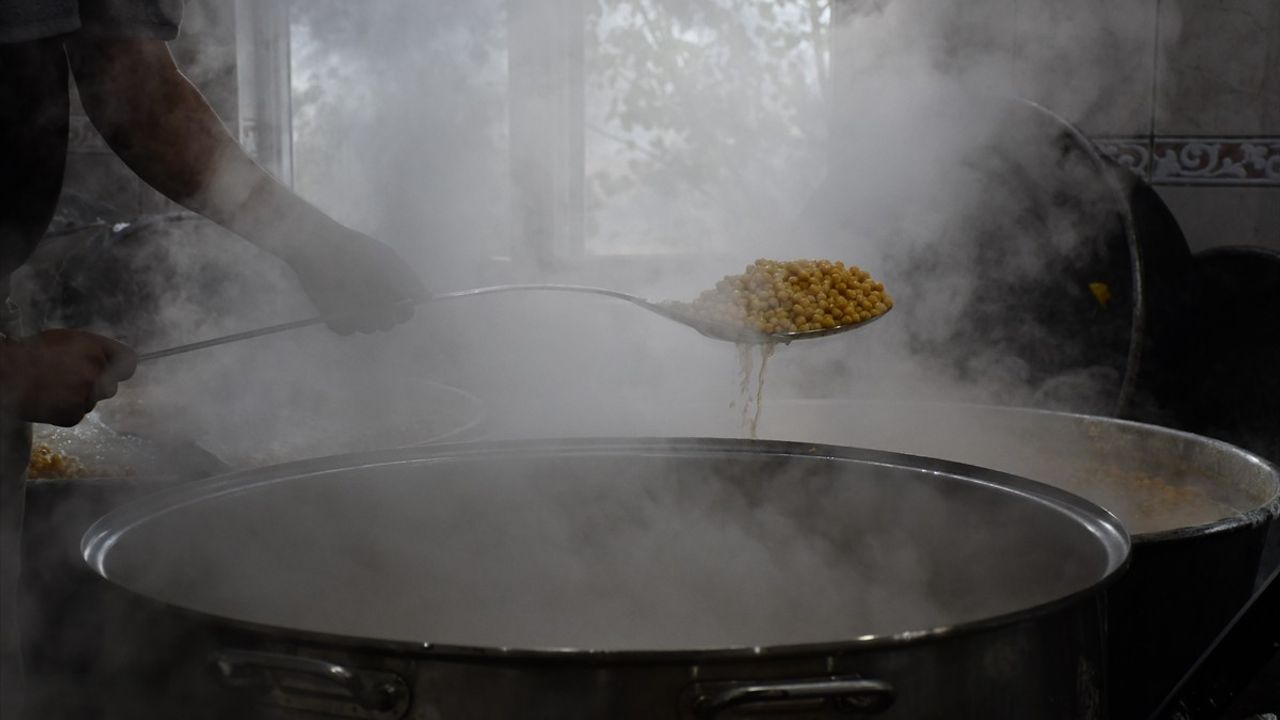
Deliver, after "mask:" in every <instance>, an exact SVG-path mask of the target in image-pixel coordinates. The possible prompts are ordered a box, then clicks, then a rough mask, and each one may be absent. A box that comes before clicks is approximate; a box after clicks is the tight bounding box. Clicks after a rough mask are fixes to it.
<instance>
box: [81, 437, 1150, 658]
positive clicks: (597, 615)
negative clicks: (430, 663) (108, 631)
mask: <svg viewBox="0 0 1280 720" xmlns="http://www.w3.org/2000/svg"><path fill="white" fill-rule="evenodd" d="M457 447H459V448H466V449H465V450H457V451H452V452H450V451H448V450H437V451H434V454H433V451H431V450H427V449H422V450H415V451H395V452H392V453H381V454H379V455H376V456H372V455H364V456H353V457H349V458H335V459H331V460H327V461H313V462H309V463H302V464H297V465H295V466H282V467H281V468H276V469H274V470H271V471H264V472H259V473H256V474H255V473H247V474H244V475H241V476H236V477H233V478H231V479H229V480H223V481H216V480H215V481H210V482H206V483H203V484H197V485H195V486H192V487H189V488H185V489H183V490H180V491H178V492H177V493H175V494H171V495H169V496H167V497H164V498H155V499H151V500H149V501H147V502H144V503H142V504H140V505H137V506H134V507H132V508H130V509H127V510H125V511H123V512H120V513H115V514H113V515H111V516H108V517H107V518H106V519H105V520H103V521H102V522H100V523H99V525H98V526H97V527H96V528H95V529H94V530H93V531H91V535H90V540H89V541H88V546H87V551H86V552H87V554H88V556H89V558H90V560H91V562H92V563H93V564H95V566H96V567H98V568H99V571H100V572H102V573H103V574H104V575H105V576H106V577H107V578H109V579H110V580H113V581H115V582H116V583H119V584H121V585H123V586H125V587H127V588H130V589H132V590H135V591H137V592H139V593H142V594H144V595H148V596H151V597H154V598H157V599H160V600H162V601H165V602H169V603H172V604H175V605H178V606H181V607H185V608H189V609H194V610H197V611H200V612H204V613H210V614H213V615H217V616H222V617H224V618H230V619H235V620H242V621H250V622H255V623H262V624H265V625H270V626H275V627H280V628H291V629H299V630H309V631H317V632H323V633H329V634H336V635H344V636H356V637H361V638H375V639H385V640H396V641H408V642H431V643H436V644H444V645H460V646H478V647H504V648H521V649H565V648H573V649H590V650H608V651H631V650H636V651H664V650H696V649H721V648H732V647H750V646H769V645H794V644H807V643H824V642H838V641H851V640H855V639H858V638H865V637H866V636H871V635H877V636H878V635H888V634H894V633H900V632H903V631H913V630H927V629H933V628H939V627H944V626H953V625H957V624H962V623H968V622H973V621H978V620H982V619H987V618H992V617H995V616H999V615H1003V614H1006V613H1012V612H1016V611H1020V610H1024V609H1027V608H1031V607H1033V606H1038V605H1041V604H1043V603H1048V602H1051V601H1054V600H1057V599H1060V598H1063V597H1064V596H1067V595H1070V594H1072V593H1076V592H1078V591H1081V590H1085V589H1087V588H1090V587H1091V586H1093V585H1095V584H1097V583H1099V582H1100V581H1101V580H1102V579H1103V578H1105V577H1106V576H1107V575H1108V574H1109V573H1111V572H1113V571H1115V570H1116V569H1117V568H1118V567H1119V566H1120V565H1121V564H1122V563H1123V559H1124V557H1125V555H1126V553H1127V540H1126V539H1125V538H1124V535H1123V532H1122V531H1120V530H1119V526H1118V524H1117V523H1115V521H1114V519H1113V518H1111V517H1110V516H1108V515H1106V514H1105V513H1103V512H1101V511H1100V510H1099V509H1098V508H1096V507H1093V506H1090V505H1088V504H1087V503H1082V502H1080V501H1078V500H1076V499H1075V498H1072V497H1070V496H1067V495H1065V494H1061V493H1058V492H1057V491H1054V490H1052V489H1051V488H1043V487H1041V486H1038V485H1036V484H1035V483H1029V482H1026V481H1023V480H1021V479H1019V478H1012V477H1009V476H1004V475H1000V474H998V473H991V472H990V471H984V470H980V469H978V468H965V467H962V466H955V465H950V464H938V463H931V462H929V461H922V460H919V459H912V458H904V457H901V456H896V455H892V454H888V453H865V452H858V451H851V450H846V451H838V450H837V449H835V448H813V446H793V445H790V444H781V443H772V444H762V443H750V442H745V441H701V442H700V441H685V442H681V441H669V442H668V441H639V440H637V441H616V442H612V443H609V442H603V441H601V442H594V443H593V442H586V443H582V442H579V443H578V444H574V443H572V442H569V443H564V442H562V443H555V444H550V443H541V444H538V443H535V444H532V445H530V444H515V445H511V444H482V445H469V446H457ZM815 453H816V454H815ZM833 454H835V455H836V456H829V455H833ZM318 463H319V464H318Z"/></svg>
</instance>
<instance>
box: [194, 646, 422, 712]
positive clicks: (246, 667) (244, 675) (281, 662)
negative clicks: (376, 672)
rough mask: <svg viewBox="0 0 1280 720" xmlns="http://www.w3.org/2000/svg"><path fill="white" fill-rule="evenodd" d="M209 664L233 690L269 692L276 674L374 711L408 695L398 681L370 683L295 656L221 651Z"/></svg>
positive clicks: (352, 673) (329, 665)
mask: <svg viewBox="0 0 1280 720" xmlns="http://www.w3.org/2000/svg"><path fill="white" fill-rule="evenodd" d="M209 665H210V666H211V667H212V668H213V670H214V672H215V673H216V674H217V676H218V678H219V679H220V680H222V682H223V683H224V684H226V685H227V686H228V687H233V688H258V689H270V688H272V687H274V686H277V683H275V682H274V681H273V679H272V676H273V675H275V674H277V673H286V674H291V675H297V676H303V677H306V678H311V679H316V680H320V681H322V682H323V683H324V684H326V685H330V686H333V687H334V688H335V689H338V690H341V691H343V693H344V694H345V696H349V698H350V700H351V701H353V702H355V703H356V704H358V705H360V706H361V707H362V708H365V709H366V710H370V711H373V712H386V711H388V710H391V709H392V708H394V707H395V706H396V705H398V704H399V703H400V701H401V700H403V699H404V698H405V697H407V696H408V693H409V690H408V688H407V687H406V686H405V684H404V682H403V681H402V680H400V679H399V678H395V679H394V680H375V681H373V682H369V681H367V680H366V679H365V678H364V677H363V675H362V674H361V673H359V672H357V671H354V670H350V669H348V668H346V667H343V666H342V665H338V664H336V663H331V662H328V661H325V660H318V659H315V658H308V657H300V656H298V655H284V654H279V653H267V652H258V651H252V650H220V651H218V652H215V653H212V654H211V655H210V656H209Z"/></svg>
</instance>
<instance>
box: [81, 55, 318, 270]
mask: <svg viewBox="0 0 1280 720" xmlns="http://www.w3.org/2000/svg"><path fill="white" fill-rule="evenodd" d="M68 54H69V56H70V58H71V63H72V68H73V70H74V71H75V76H76V80H77V83H78V85H79V88H80V94H81V99H82V102H83V103H84V106H85V110H86V112H87V113H88V114H89V117H90V119H91V120H92V121H93V123H94V126H95V127H97V128H98V130H99V132H101V133H102V135H103V137H104V138H105V139H106V141H107V143H108V144H109V145H110V146H111V148H112V150H113V151H115V153H116V154H117V155H119V156H120V157H121V159H123V160H124V161H125V163H126V164H128V165H129V167H130V168H131V169H132V170H133V171H134V172H136V173H137V174H138V175H139V177H141V178H142V179H143V180H144V181H145V182H146V183H147V184H149V185H151V186H152V187H154V188H156V189H157V190H158V191H160V192H161V193H163V194H165V195H166V196H167V197H169V198H170V199H172V200H174V201H175V202H177V203H179V204H181V205H183V206H184V207H187V208H189V209H191V210H194V211H195V212H198V213H200V214H202V215H205V216H206V217H208V218H209V219H211V220H213V221H214V222H216V223H218V224H220V225H222V226H224V227H226V228H228V229H230V230H232V231H233V232H235V233H237V234H238V235H240V236H242V237H244V238H245V239H247V240H249V241H250V242H253V243H255V244H257V245H259V246H261V247H263V248H265V249H267V250H269V251H271V252H274V253H277V254H282V255H288V254H291V253H292V252H293V251H294V249H295V248H294V247H293V243H294V239H295V238H298V237H301V236H305V235H307V234H309V233H311V232H314V231H316V230H319V229H320V228H321V227H322V226H324V225H326V224H330V223H332V221H331V220H329V219H328V218H327V217H326V216H324V214H323V213H321V212H319V211H318V210H316V209H315V208H314V207H312V206H311V205H309V204H307V203H306V202H305V201H303V200H302V199H301V198H299V197H297V196H296V195H295V194H293V193H292V192H291V191H290V190H289V189H288V188H286V187H284V186H283V185H282V184H281V183H279V182H278V181H277V180H276V179H275V178H273V177H272V176H271V175H270V174H269V173H267V172H266V171H265V170H264V169H262V167H260V166H259V165H258V164H257V163H255V162H254V161H253V159H252V158H250V157H249V156H248V155H247V154H246V153H245V152H244V150H243V149H242V148H241V147H240V145H239V144H238V143H237V142H236V141H235V138H233V137H232V136H231V134H230V133H229V132H228V131H227V129H226V128H225V127H224V126H223V125H222V122H221V121H220V120H219V119H218V117H217V115H216V114H215V113H214V111H213V109H212V108H211V107H210V106H209V104H208V102H206V101H205V99H204V97H203V96H202V95H201V94H200V92H199V91H198V90H197V89H196V88H195V86H193V85H192V84H191V83H190V82H189V81H188V80H187V79H186V78H185V77H184V76H183V75H182V73H181V72H180V71H179V70H178V68H177V66H176V65H175V64H174V62H173V58H172V56H171V55H170V54H169V50H168V47H167V46H165V45H164V43H162V42H159V41H110V40H90V41H83V40H82V41H76V42H73V43H70V44H69V46H68Z"/></svg>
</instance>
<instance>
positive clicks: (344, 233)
mask: <svg viewBox="0 0 1280 720" xmlns="http://www.w3.org/2000/svg"><path fill="white" fill-rule="evenodd" d="M299 245H300V247H299V248H298V250H297V251H296V252H293V253H290V254H289V255H288V256H287V257H286V258H285V259H286V261H287V262H288V263H289V265H290V266H291V267H293V270H294V272H296V273H297V274H298V279H299V280H300V281H301V282H302V288H303V290H305V291H306V293H307V295H308V296H309V297H310V298H311V302H312V303H314V304H315V306H316V309H317V310H319V311H320V314H321V315H324V316H325V317H326V318H329V320H328V325H329V328H330V329H331V330H333V331H334V332H336V333H338V334H340V335H349V334H351V333H352V332H357V331H358V332H365V333H367V332H373V331H375V330H389V329H391V328H392V327H393V326H395V325H398V324H400V323H403V322H405V321H407V320H408V319H409V318H411V317H413V310H414V303H415V301H419V300H421V299H423V298H424V297H425V296H426V294H427V290H426V287H425V286H424V285H423V283H422V280H421V279H420V278H419V277H418V275H417V274H416V273H414V272H413V270H411V269H410V268H409V266H408V264H407V263H405V261H404V259H403V258H401V257H400V255H399V253H397V252H396V251H395V250H394V249H392V248H391V246H389V245H386V244H385V243H382V242H379V241H377V240H374V239H373V238H371V237H369V236H367V235H363V234H361V233H358V232H355V231H354V230H350V229H348V228H346V227H343V226H341V225H338V224H336V223H334V224H333V225H332V226H330V227H328V228H326V229H325V230H324V231H322V232H321V233H317V234H314V235H312V236H310V237H308V238H305V239H304V240H303V242H301V243H300V244H299Z"/></svg>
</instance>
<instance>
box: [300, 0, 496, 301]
mask: <svg viewBox="0 0 1280 720" xmlns="http://www.w3.org/2000/svg"><path fill="white" fill-rule="evenodd" d="M505 7H506V2H505V0H468V1H467V2H452V1H444V0H441V1H439V2H427V1H424V0H381V1H379V2H350V1H349V0H302V1H296V2H293V3H292V6H291V16H290V22H291V36H292V42H291V46H292V75H293V78H292V87H293V93H292V101H293V132H294V174H295V185H296V187H297V189H298V191H299V192H300V193H302V194H303V195H304V196H306V197H307V198H309V199H311V200H312V201H314V202H316V203H317V204H318V205H320V206H321V207H323V208H325V209H326V210H328V211H329V212H331V213H333V214H334V215H335V216H336V217H337V218H338V219H339V220H341V221H343V222H347V223H350V224H352V225H354V226H356V227H359V228H360V229H362V230H365V231H367V232H370V233H372V234H374V235H376V236H378V237H380V238H382V239H384V240H387V241H388V242H391V243H392V244H396V245H398V246H400V247H401V248H402V249H403V250H405V251H406V254H407V255H408V256H409V258H410V260H411V261H412V260H414V259H416V258H430V259H431V261H432V262H431V263H430V265H431V266H432V267H437V268H441V271H442V272H447V271H448V268H450V267H453V268H456V267H457V266H458V263H469V262H470V261H472V260H475V259H478V258H481V257H487V256H490V255H493V254H505V250H506V248H505V241H506V237H507V228H508V226H507V218H508V214H507V212H506V209H507V207H508V202H509V200H508V197H509V195H508V186H509V175H510V174H509V170H508V155H507V104H506V103H507V95H506V92H507V52H506V22H505ZM428 279H429V280H430V278H428Z"/></svg>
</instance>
